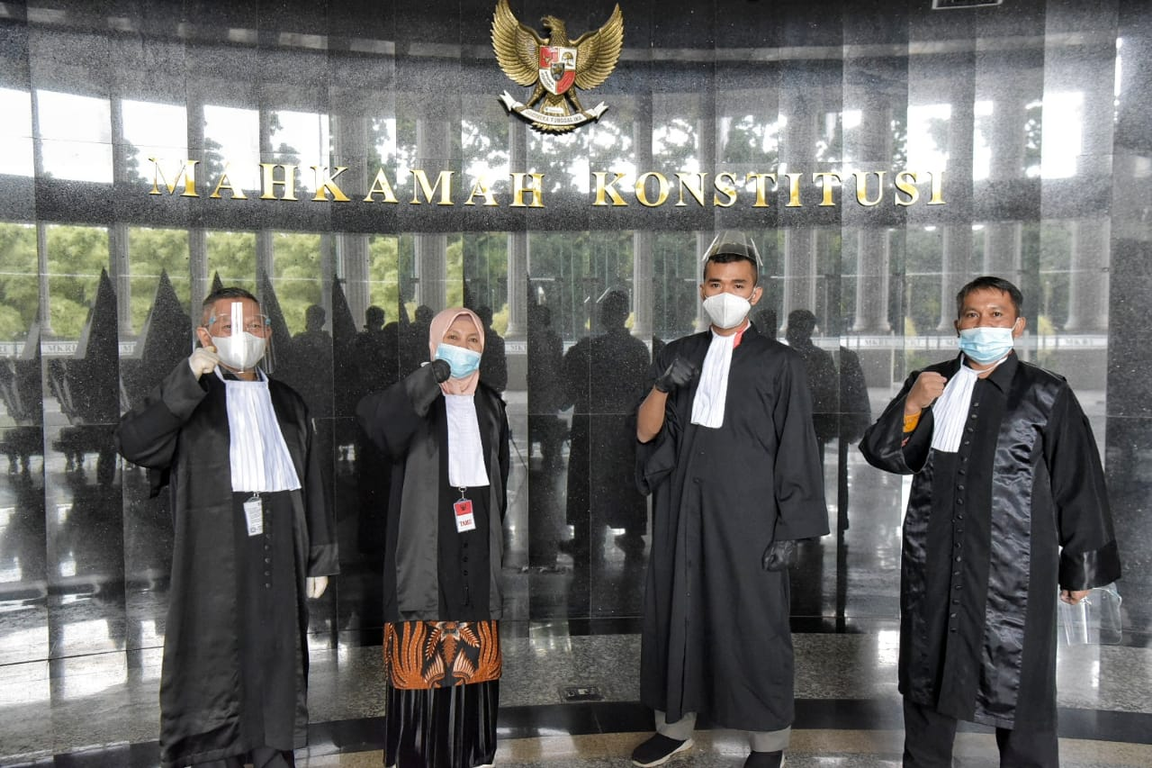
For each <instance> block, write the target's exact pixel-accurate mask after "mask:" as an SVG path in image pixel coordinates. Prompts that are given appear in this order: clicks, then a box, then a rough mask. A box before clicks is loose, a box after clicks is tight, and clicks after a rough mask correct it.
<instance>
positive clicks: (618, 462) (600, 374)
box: [560, 291, 649, 566]
mask: <svg viewBox="0 0 1152 768" xmlns="http://www.w3.org/2000/svg"><path fill="white" fill-rule="evenodd" d="M628 303H629V302H628V294H626V293H624V292H623V291H609V292H608V293H607V294H606V295H605V296H604V298H603V299H601V302H600V324H601V326H602V327H603V329H604V332H603V333H601V334H600V335H599V336H596V337H594V338H590V339H582V340H581V341H580V342H578V343H577V344H576V346H574V347H572V349H570V350H568V354H567V355H565V356H564V387H565V392H566V396H565V399H566V400H567V401H568V402H569V403H574V404H575V408H574V409H573V412H572V429H571V451H570V454H569V458H568V523H569V524H570V525H571V526H572V536H573V538H572V539H571V540H569V541H562V542H560V548H561V550H562V551H564V552H567V553H568V554H570V555H572V558H573V560H574V561H575V564H576V565H577V566H581V565H584V566H586V565H587V563H588V561H589V558H590V557H592V558H596V557H599V556H601V555H602V547H603V541H604V526H605V525H607V526H608V527H609V528H623V529H625V532H624V533H623V534H621V535H620V536H618V537H617V539H616V542H617V544H618V545H619V546H620V548H621V549H623V550H624V553H625V555H627V556H630V557H636V556H638V555H640V554H642V553H643V551H644V539H643V536H644V534H645V533H647V531H648V505H647V503H646V502H645V500H644V496H643V495H641V494H640V492H639V491H637V490H636V481H635V466H636V441H635V439H634V434H635V429H636V428H635V416H634V415H633V413H632V408H633V406H634V404H635V403H636V402H638V401H639V400H640V397H641V396H642V395H643V393H644V383H645V379H646V376H647V371H648V365H649V357H648V348H647V347H646V346H645V345H644V342H642V341H640V340H639V339H637V338H635V337H634V336H632V334H631V333H629V332H628V329H627V328H625V327H624V323H625V322H626V321H627V320H628V311H629V310H628Z"/></svg>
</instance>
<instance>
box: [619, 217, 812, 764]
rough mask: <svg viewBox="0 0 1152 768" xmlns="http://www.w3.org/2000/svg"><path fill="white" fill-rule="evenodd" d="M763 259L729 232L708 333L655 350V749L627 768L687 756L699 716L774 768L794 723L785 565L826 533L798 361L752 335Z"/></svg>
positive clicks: (643, 426) (650, 674)
mask: <svg viewBox="0 0 1152 768" xmlns="http://www.w3.org/2000/svg"><path fill="white" fill-rule="evenodd" d="M759 263H760V257H759V254H758V253H757V252H756V247H755V245H754V244H753V243H752V242H751V241H750V240H748V239H747V238H745V237H744V236H743V235H742V234H741V233H738V232H725V233H723V234H721V235H720V236H719V237H717V238H716V240H715V241H713V243H712V245H711V246H710V247H709V249H708V251H707V252H706V253H705V256H704V281H703V283H702V284H701V286H700V296H701V298H702V299H703V300H704V309H705V311H706V312H707V314H708V316H709V318H710V319H711V321H712V325H711V328H710V329H709V330H708V331H705V332H704V333H698V334H695V335H693V336H686V337H684V338H682V339H678V340H676V341H674V342H672V343H670V344H668V345H667V346H666V347H664V349H663V350H661V351H660V353H659V355H658V356H657V358H656V361H655V364H654V365H653V368H652V375H653V378H654V379H655V383H654V385H653V387H652V389H651V391H650V392H649V394H648V395H647V397H646V398H645V400H644V402H643V403H642V404H641V405H640V410H639V412H638V414H637V429H636V435H637V438H638V439H639V441H640V446H639V448H638V456H637V467H638V475H639V480H640V484H641V487H642V489H643V490H644V491H645V492H646V493H651V494H652V496H653V505H652V506H653V516H652V518H653V523H652V549H651V555H650V560H649V567H648V580H647V587H646V591H645V596H644V626H643V636H642V656H641V665H640V667H641V669H640V674H641V679H640V698H641V700H642V701H643V702H644V703H645V704H646V705H648V706H650V707H652V708H653V709H654V710H656V731H657V732H656V735H654V736H652V737H651V738H650V739H648V740H647V741H645V742H644V743H643V744H641V745H640V746H638V747H637V748H636V749H635V751H633V753H632V762H633V763H634V764H635V765H639V766H653V765H660V764H661V763H663V762H665V761H666V760H668V759H669V758H670V757H671V756H672V755H674V754H676V753H677V752H681V751H684V750H686V749H688V748H690V747H691V746H692V739H691V735H692V730H693V727H694V725H695V721H696V716H697V715H698V714H701V713H704V714H706V715H708V716H709V717H710V718H711V720H712V722H713V723H714V724H716V725H717V726H721V727H726V728H735V729H739V730H745V731H750V732H751V734H752V754H751V755H749V757H748V760H747V762H746V763H745V765H746V766H748V767H749V768H751V767H755V768H761V767H762V766H763V767H766V768H777V767H778V766H779V765H780V763H781V760H782V759H783V750H784V749H785V748H786V747H787V745H788V742H789V738H790V735H791V726H792V719H793V691H792V665H793V657H792V636H791V633H790V629H789V624H788V614H789V585H788V570H787V568H788V565H789V564H790V562H791V561H792V560H794V559H795V551H796V541H797V540H799V539H807V538H811V537H816V536H823V535H824V534H826V533H828V511H827V508H826V507H825V504H824V478H823V473H822V471H821V468H820V459H819V456H818V455H817V444H816V435H815V433H814V431H813V429H812V401H811V396H810V394H809V389H808V384H807V382H806V380H805V375H804V360H803V359H802V358H801V357H800V355H798V354H797V353H796V352H795V351H794V350H792V349H789V348H788V347H786V346H784V345H783V344H780V343H779V342H777V341H775V340H772V339H770V338H768V337H767V336H764V335H761V334H760V333H759V332H758V331H757V330H756V328H755V327H754V326H752V325H751V324H750V323H749V322H748V313H749V310H750V309H751V307H752V305H753V304H755V303H756V302H758V301H759V300H760V297H761V294H762V289H761V288H760V287H759V286H758V285H757V277H758V269H757V268H758V266H759Z"/></svg>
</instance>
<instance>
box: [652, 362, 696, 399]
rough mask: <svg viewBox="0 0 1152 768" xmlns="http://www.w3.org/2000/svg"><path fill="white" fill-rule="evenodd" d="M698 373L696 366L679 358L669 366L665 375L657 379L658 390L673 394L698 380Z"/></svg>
mask: <svg viewBox="0 0 1152 768" xmlns="http://www.w3.org/2000/svg"><path fill="white" fill-rule="evenodd" d="M696 373H697V371H696V366H694V365H692V363H690V362H688V361H687V360H685V359H684V358H682V357H679V356H678V357H677V358H676V359H675V360H673V361H672V364H671V365H669V366H668V370H666V371H664V374H663V375H662V376H661V377H660V378H658V379H656V384H655V386H656V389H658V390H660V391H661V392H671V391H672V390H674V389H676V388H677V387H682V386H684V385H685V384H687V383H688V382H690V381H692V379H694V378H696Z"/></svg>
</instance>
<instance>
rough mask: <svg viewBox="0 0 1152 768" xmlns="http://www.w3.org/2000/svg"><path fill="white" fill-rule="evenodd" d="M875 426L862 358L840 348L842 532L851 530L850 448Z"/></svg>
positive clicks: (839, 501) (838, 495)
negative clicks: (849, 511)
mask: <svg viewBox="0 0 1152 768" xmlns="http://www.w3.org/2000/svg"><path fill="white" fill-rule="evenodd" d="M871 422H872V404H871V403H870V402H869V401H868V383H867V382H866V381H865V379H864V367H863V366H862V365H860V356H859V355H857V354H856V353H855V352H853V351H852V350H850V349H848V348H847V347H845V346H841V347H840V440H839V443H838V448H839V462H838V463H837V493H836V499H837V504H836V506H837V511H838V515H839V520H840V522H839V526H840V529H841V530H848V446H850V445H854V444H855V443H856V441H857V440H859V439H860V438H861V437H863V436H864V430H865V429H867V428H868V425H869V424H870V423H871Z"/></svg>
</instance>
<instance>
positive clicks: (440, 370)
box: [428, 360, 452, 384]
mask: <svg viewBox="0 0 1152 768" xmlns="http://www.w3.org/2000/svg"><path fill="white" fill-rule="evenodd" d="M428 367H429V368H431V369H432V375H433V376H434V377H435V378H436V383H437V384H443V383H444V382H446V381H448V378H449V377H450V376H451V375H452V366H451V365H449V364H448V361H447V360H433V361H432V362H430V363H428Z"/></svg>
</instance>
